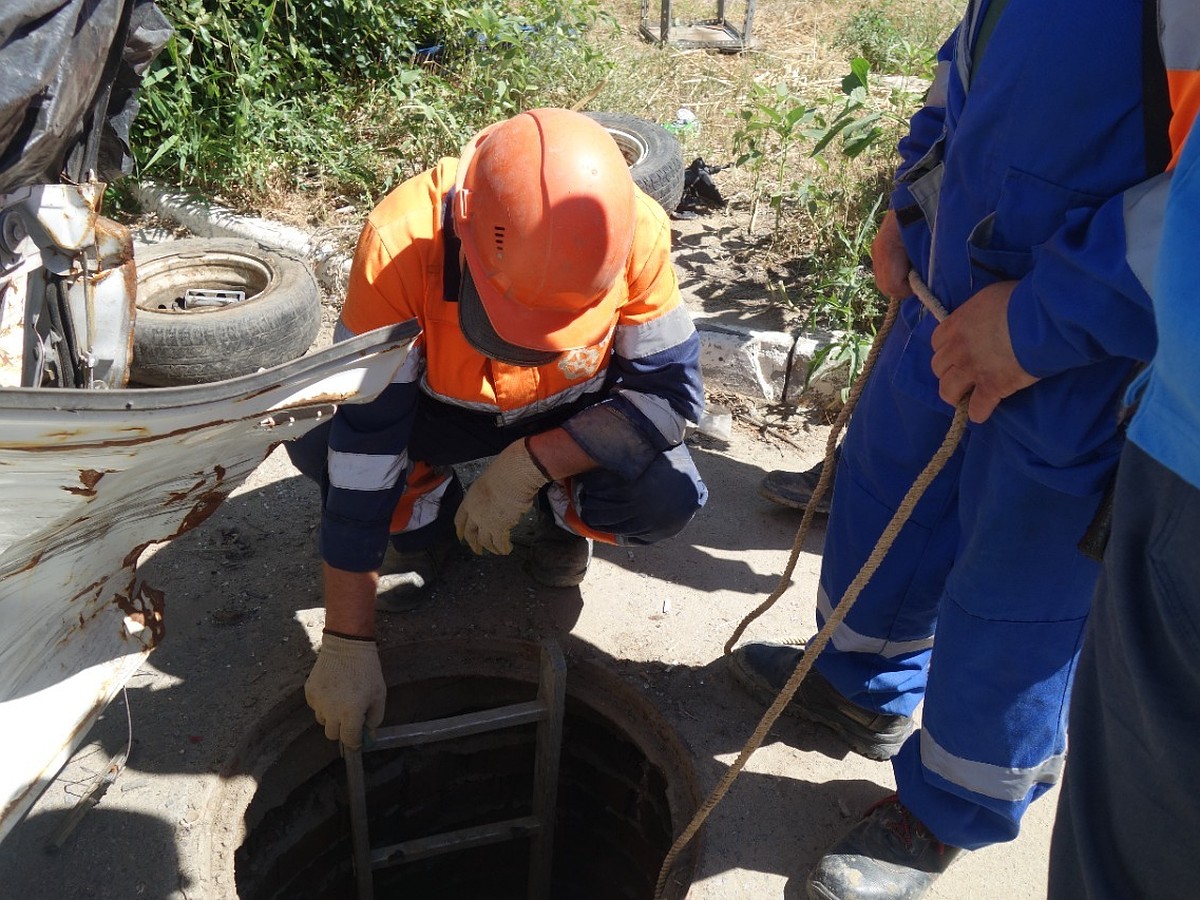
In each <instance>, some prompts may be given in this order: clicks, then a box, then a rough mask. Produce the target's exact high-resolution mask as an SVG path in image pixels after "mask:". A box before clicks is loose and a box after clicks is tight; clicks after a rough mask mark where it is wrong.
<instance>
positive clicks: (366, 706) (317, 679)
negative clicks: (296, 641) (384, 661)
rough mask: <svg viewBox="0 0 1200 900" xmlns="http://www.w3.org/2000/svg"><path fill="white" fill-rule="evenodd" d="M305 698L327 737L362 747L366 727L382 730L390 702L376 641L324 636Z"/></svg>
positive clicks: (348, 744)
mask: <svg viewBox="0 0 1200 900" xmlns="http://www.w3.org/2000/svg"><path fill="white" fill-rule="evenodd" d="M304 699H305V700H307V701H308V705H309V706H311V707H312V709H313V712H314V713H315V714H316V717H317V723H318V724H320V725H324V726H325V737H327V738H329V739H330V740H331V741H336V740H340V741H341V742H342V743H343V744H345V745H346V746H347V747H349V748H351V749H352V750H354V749H357V748H358V747H360V746H362V733H363V725H364V724H365V725H366V727H367V728H369V729H370V730H371V731H372V732H373V731H374V730H375V729H376V728H377V727H379V724H380V723H381V722H382V721H383V704H384V701H385V700H386V699H387V685H386V684H385V683H384V680H383V669H382V668H381V667H380V665H379V648H378V647H377V646H376V644H375V642H374V641H355V640H350V639H348V638H342V637H338V636H337V635H333V634H326V635H324V636H323V638H322V640H321V649H320V650H319V651H318V652H317V661H316V663H315V664H314V665H313V667H312V672H310V673H309V675H308V680H307V681H305V682H304Z"/></svg>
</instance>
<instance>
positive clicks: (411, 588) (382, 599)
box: [375, 534, 458, 612]
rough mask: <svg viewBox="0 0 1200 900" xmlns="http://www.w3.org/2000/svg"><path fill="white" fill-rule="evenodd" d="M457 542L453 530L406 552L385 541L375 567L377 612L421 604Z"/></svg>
mask: <svg viewBox="0 0 1200 900" xmlns="http://www.w3.org/2000/svg"><path fill="white" fill-rule="evenodd" d="M457 544H458V542H457V541H456V540H454V535H453V534H451V535H450V536H449V537H447V538H443V539H442V540H440V541H438V542H437V543H435V544H434V545H433V546H432V547H429V548H427V549H424V550H413V551H409V552H407V553H402V552H400V551H399V550H397V549H395V548H394V547H392V546H391V545H390V544H389V545H388V549H387V553H385V554H384V556H383V565H382V566H380V569H379V584H378V586H377V587H376V588H375V608H376V609H377V610H380V611H381V612H411V611H412V610H414V609H418V608H419V607H421V606H423V605H424V604H425V603H426V602H427V601H428V600H429V591H430V589H431V588H432V587H433V586H434V584H435V583H436V582H437V578H438V575H440V574H441V571H442V569H443V567H444V566H445V564H446V560H447V559H448V558H449V556H450V554H451V553H452V552H453V551H454V548H455V547H456V546H457Z"/></svg>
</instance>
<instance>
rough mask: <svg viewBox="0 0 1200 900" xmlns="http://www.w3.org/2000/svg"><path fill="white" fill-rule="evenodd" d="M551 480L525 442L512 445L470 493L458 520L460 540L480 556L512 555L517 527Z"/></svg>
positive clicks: (457, 527)
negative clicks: (486, 553)
mask: <svg viewBox="0 0 1200 900" xmlns="http://www.w3.org/2000/svg"><path fill="white" fill-rule="evenodd" d="M549 481H550V477H549V476H548V475H546V473H544V472H543V471H542V470H541V469H540V468H538V465H537V463H535V462H534V461H533V457H532V456H530V455H529V448H528V447H527V446H526V445H525V441H524V440H520V441H514V442H513V443H511V444H509V445H508V446H507V447H505V448H504V449H503V450H502V451H500V455H499V456H497V457H496V458H495V459H494V460H492V464H491V465H490V466H488V467H487V468H486V469H484V470H483V474H481V475H480V476H479V477H478V478H476V479H475V481H474V482H472V483H471V487H470V488H469V489H468V490H467V496H466V497H464V498H463V502H462V505H461V506H460V507H459V508H458V514H457V515H455V517H454V527H455V529H456V530H457V531H458V539H459V540H460V541H464V540H465V541H466V542H467V543H468V544H469V545H470V546H471V549H472V550H474V551H475V552H476V553H483V552H484V551H485V550H487V551H488V552H490V553H497V554H500V555H501V556H504V555H507V554H509V553H511V552H512V539H511V537H510V532H511V531H512V530H513V526H515V525H516V524H517V522H518V521H519V520H520V518H521V516H522V515H523V514H524V513H525V511H526V510H527V509H529V507H530V506H532V505H533V499H534V498H535V497H536V496H537V492H538V491H539V490H541V488H542V485H544V484H546V483H548V482H549Z"/></svg>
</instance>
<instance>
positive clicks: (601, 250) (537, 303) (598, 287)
mask: <svg viewBox="0 0 1200 900" xmlns="http://www.w3.org/2000/svg"><path fill="white" fill-rule="evenodd" d="M634 203H635V201H634V188H633V178H632V177H631V176H630V174H629V166H628V164H627V163H626V162H625V158H624V156H622V155H621V151H620V149H619V148H618V147H617V143H616V141H614V140H613V138H612V136H611V135H609V133H608V132H607V131H605V130H604V128H603V127H602V126H601V125H599V124H597V123H596V122H595V121H593V120H592V119H589V118H588V117H587V116H585V115H582V114H581V113H576V112H571V111H570V110H566V109H535V110H530V111H529V112H524V113H521V114H520V115H517V116H514V117H513V118H511V119H507V120H505V121H503V122H499V123H497V124H495V125H492V126H489V127H488V128H485V129H484V130H483V131H481V132H479V134H477V135H475V137H473V138H472V139H471V140H470V141H469V142H468V143H467V145H466V147H465V148H464V149H463V153H462V157H461V158H460V160H459V163H458V174H457V178H456V183H455V196H454V201H453V208H454V228H455V232H456V233H457V235H458V237H459V239H460V240H461V241H462V246H463V252H464V254H465V256H466V261H467V268H468V270H469V275H470V279H469V280H470V281H471V282H472V284H473V288H474V289H473V290H472V291H470V292H469V293H470V294H471V296H470V297H469V298H467V297H464V298H463V299H464V300H466V301H467V302H470V303H474V302H475V301H476V300H477V301H478V302H479V303H480V304H481V305H482V307H483V311H484V312H485V313H486V320H487V323H488V324H490V325H491V328H492V329H493V330H494V331H495V333H496V335H497V336H498V337H499V338H500V339H501V341H503V342H506V343H507V344H510V345H514V346H516V347H522V348H528V349H530V350H535V351H544V352H548V353H550V354H556V353H560V352H562V351H564V350H573V349H577V348H580V347H587V346H590V345H592V344H595V343H598V342H599V341H601V340H602V339H603V338H604V337H605V335H607V334H608V333H609V331H610V330H611V329H612V326H613V323H614V320H615V318H616V307H617V302H618V300H617V294H618V290H617V287H618V285H617V280H618V278H619V277H620V276H621V275H622V273H623V272H624V270H625V265H626V261H627V260H628V258H629V250H630V247H631V246H632V244H633V231H634V223H635V219H636V210H635V206H634ZM464 280H466V279H464ZM460 302H463V301H460ZM467 312H469V311H467V310H462V311H460V319H463V318H464V316H465V314H466V313H467ZM468 318H473V319H475V320H476V321H478V320H479V318H480V317H479V316H477V315H475V316H472V317H468ZM467 336H468V338H471V335H470V334H468V335H467ZM473 343H476V346H479V343H478V342H473Z"/></svg>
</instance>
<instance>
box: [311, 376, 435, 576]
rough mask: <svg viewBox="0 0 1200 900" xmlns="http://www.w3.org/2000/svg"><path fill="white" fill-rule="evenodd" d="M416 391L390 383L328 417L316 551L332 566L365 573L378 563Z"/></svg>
mask: <svg viewBox="0 0 1200 900" xmlns="http://www.w3.org/2000/svg"><path fill="white" fill-rule="evenodd" d="M417 392H418V386H417V384H416V383H415V382H411V381H410V382H393V383H392V384H390V385H388V387H387V388H385V389H384V391H383V392H382V393H381V394H380V395H379V396H378V397H376V398H375V399H374V400H372V401H371V402H370V403H363V404H344V405H342V406H340V407H339V408H338V411H337V413H336V415H335V416H334V418H333V422H332V424H331V427H330V433H329V464H328V465H329V490H328V494H327V496H326V499H325V509H324V513H323V515H322V518H321V535H320V551H321V558H322V559H324V560H325V562H327V563H328V564H329V565H331V566H333V567H334V568H338V569H344V570H346V571H349V572H370V571H375V570H376V569H378V568H379V566H380V564H381V563H382V562H383V555H384V552H385V551H386V550H387V543H388V535H389V525H390V523H391V517H392V511H393V510H394V509H395V506H396V503H397V501H398V500H399V499H400V496H401V495H402V494H403V493H404V486H405V476H406V474H407V471H408V454H407V452H406V448H407V447H408V441H409V437H410V436H411V434H412V426H413V419H414V416H415V414H416V405H417Z"/></svg>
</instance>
